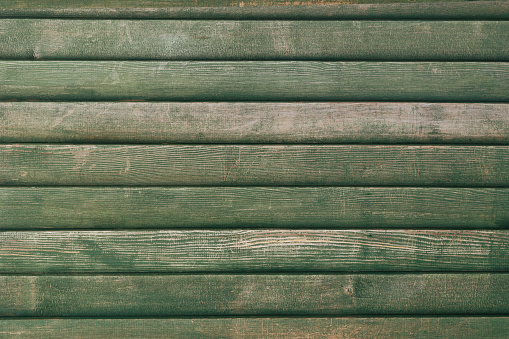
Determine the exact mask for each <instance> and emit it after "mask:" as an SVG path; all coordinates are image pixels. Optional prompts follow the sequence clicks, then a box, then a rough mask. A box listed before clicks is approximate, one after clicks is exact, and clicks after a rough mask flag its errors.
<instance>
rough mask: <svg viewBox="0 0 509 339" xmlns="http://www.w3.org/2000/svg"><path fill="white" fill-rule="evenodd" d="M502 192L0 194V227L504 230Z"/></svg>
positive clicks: (506, 217)
mask: <svg viewBox="0 0 509 339" xmlns="http://www.w3.org/2000/svg"><path fill="white" fill-rule="evenodd" d="M507 206H509V189H505V188H479V189H469V188H406V187H405V188H381V187H379V188H359V187H357V188H356V187H343V188H340V187H329V188H327V187H314V188H312V187H307V188H304V187H299V188H297V187H294V188H288V187H287V188H261V187H260V188H257V187H201V188H200V187H195V188H161V187H159V188H157V187H152V188H127V187H123V188H122V187H118V188H116V187H110V188H104V187H33V188H31V187H14V188H12V187H11V188H8V187H2V188H0V228H2V229H18V230H19V229H41V228H68V229H79V228H178V227H193V228H194V227H212V228H215V227H284V228H287V227H298V228H323V227H325V228H327V227H342V228H348V227H361V228H370V227H372V228H373V227H388V228H404V227H412V228H421V227H422V228H508V227H509V210H508V209H507Z"/></svg>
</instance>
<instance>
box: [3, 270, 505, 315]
mask: <svg viewBox="0 0 509 339" xmlns="http://www.w3.org/2000/svg"><path fill="white" fill-rule="evenodd" d="M0 283H1V286H2V294H0V305H2V308H1V309H0V316H4V317H8V316H14V317H35V316H37V317H41V316H42V317H155V316H217V315H222V316H241V315H242V316H248V315H253V316H292V315H294V316H297V315H299V316H310V315H317V316H319V315H323V316H334V315H382V314H383V315H390V314H398V315H399V314H407V315H434V316H435V315H500V314H507V313H508V312H509V304H508V303H507V300H508V298H509V291H508V289H507V285H508V284H509V274H477V273H476V274H397V275H391V274H385V275H378V274H373V275H333V274H328V275H324V274H319V275H279V274H274V275H231V274H225V275H212V274H204V275H192V274H191V275H103V276H101V275H91V276H79V275H70V276H61V275H60V276H59V275H57V276H19V275H11V276H0Z"/></svg>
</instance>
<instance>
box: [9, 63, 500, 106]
mask: <svg viewBox="0 0 509 339" xmlns="http://www.w3.org/2000/svg"><path fill="white" fill-rule="evenodd" d="M0 78H1V79H2V82H1V83H0V100H46V101H47V100H70V101H75V100H84V101H88V100H90V101H95V100H98V101H108V100H150V101H154V100H155V101H165V100H184V101H187V100H189V101H215V100H218V101H252V100H254V101H258V100H260V101H285V100H288V101H307V100H311V101H320V100H324V101H329V100H346V101H348V100H353V101H363V100H369V101H377V100H383V101H400V100H401V101H465V102H476V101H483V102H493V101H507V100H509V63H503V62H476V63H472V62H368V61H364V62H354V61H351V62H319V61H274V62H270V61H224V62H212V61H186V62H184V61H173V62H171V61H168V62H160V61H37V62H34V61H0Z"/></svg>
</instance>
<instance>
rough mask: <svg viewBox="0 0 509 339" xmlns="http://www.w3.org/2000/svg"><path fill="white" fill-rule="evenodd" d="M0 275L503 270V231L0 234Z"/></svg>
mask: <svg viewBox="0 0 509 339" xmlns="http://www.w3.org/2000/svg"><path fill="white" fill-rule="evenodd" d="M0 243H1V244H2V245H1V246H0V273H16V274H35V273H37V274H40V273H41V274H44V273H80V272H82V273H83V272H87V273H150V272H159V273H170V272H239V273H243V272H276V271H277V272H291V271H306V272H381V271H387V272H389V271H390V272H410V271H415V272H425V271H428V272H429V271H434V272H438V271H444V272H450V271H477V272H483V271H485V272H489V271H509V260H507V258H509V231H508V230H498V231H473V230H468V231H465V230H463V231H461V230H433V231H430V230H266V229H260V230H218V231H215V230H183V231H177V230H154V231H150V230H143V231H125V230H124V231H42V232H35V231H22V232H8V231H7V232H6V231H4V232H1V233H0Z"/></svg>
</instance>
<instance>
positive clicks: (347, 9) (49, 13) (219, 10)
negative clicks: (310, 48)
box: [0, 0, 509, 20]
mask: <svg viewBox="0 0 509 339" xmlns="http://www.w3.org/2000/svg"><path fill="white" fill-rule="evenodd" d="M351 2H355V1H341V2H335V1H332V2H324V1H320V2H319V3H317V2H316V1H303V2H296V1H292V2H288V1H284V2H282V1H256V2H255V1H223V2H219V1H215V2H212V1H200V2H190V1H185V2H184V1H181V2H180V4H181V5H184V6H186V7H178V6H176V5H175V4H178V3H176V2H172V1H150V2H142V1H121V0H114V1H95V2H92V1H87V2H83V1H79V0H78V1H72V2H71V1H65V2H62V1H61V2H56V1H52V2H51V5H48V3H47V2H41V1H36V0H23V1H11V0H3V1H0V17H3V18H6V17H7V18H8V17H24V18H30V17H32V18H138V19H145V18H148V19H156V18H161V19H165V18H168V19H299V20H303V19H432V20H436V19H456V20H457V19H462V20H465V19H499V20H504V19H508V18H509V3H508V2H507V1H475V2H474V1H454V2H451V1H428V2H408V1H399V2H394V1H392V2H391V1H376V0H374V1H362V3H361V2H359V1H357V3H351ZM241 5H242V6H241ZM172 6H173V7H172ZM217 6H221V7H217Z"/></svg>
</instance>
